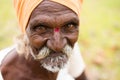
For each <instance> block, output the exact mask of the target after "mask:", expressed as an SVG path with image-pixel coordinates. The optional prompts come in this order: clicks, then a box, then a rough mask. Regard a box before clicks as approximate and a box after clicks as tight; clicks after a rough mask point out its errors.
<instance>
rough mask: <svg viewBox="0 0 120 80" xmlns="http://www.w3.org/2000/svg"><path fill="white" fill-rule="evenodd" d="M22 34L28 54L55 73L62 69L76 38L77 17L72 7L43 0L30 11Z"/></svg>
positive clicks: (77, 29)
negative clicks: (24, 32)
mask: <svg viewBox="0 0 120 80" xmlns="http://www.w3.org/2000/svg"><path fill="white" fill-rule="evenodd" d="M25 31H26V34H24V36H26V37H24V38H25V41H27V48H28V50H29V53H31V55H32V56H33V57H34V59H36V60H38V61H39V62H40V64H41V65H42V66H43V67H44V68H46V69H48V70H50V71H52V72H56V71H58V70H59V69H61V68H63V67H64V66H65V65H66V64H67V62H68V59H69V57H70V55H71V54H72V48H73V47H74V44H75V42H76V41H77V39H78V32H79V18H78V14H76V12H74V11H73V10H72V9H70V8H68V7H66V6H64V5H61V4H59V3H56V2H53V1H49V0H44V1H43V2H41V3H40V4H38V6H37V7H36V8H35V9H34V10H33V11H32V13H31V16H30V18H29V21H28V23H27V27H26V28H25Z"/></svg>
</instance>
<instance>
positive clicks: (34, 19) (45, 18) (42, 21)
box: [29, 17, 49, 26]
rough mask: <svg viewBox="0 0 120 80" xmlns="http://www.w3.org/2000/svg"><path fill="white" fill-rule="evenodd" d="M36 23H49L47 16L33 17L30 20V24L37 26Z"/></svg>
mask: <svg viewBox="0 0 120 80" xmlns="http://www.w3.org/2000/svg"><path fill="white" fill-rule="evenodd" d="M38 24H44V25H49V17H43V18H42V17H41V18H39V17H35V18H33V19H32V20H31V21H30V24H29V25H30V26H37V25H38Z"/></svg>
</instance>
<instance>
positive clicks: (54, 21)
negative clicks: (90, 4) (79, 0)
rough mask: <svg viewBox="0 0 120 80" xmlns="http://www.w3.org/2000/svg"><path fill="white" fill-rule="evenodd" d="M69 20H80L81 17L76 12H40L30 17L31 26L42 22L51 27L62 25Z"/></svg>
mask: <svg viewBox="0 0 120 80" xmlns="http://www.w3.org/2000/svg"><path fill="white" fill-rule="evenodd" d="M69 21H75V22H79V18H78V16H77V15H76V14H74V13H68V14H62V15H59V16H58V15H51V16H49V15H47V14H38V15H36V16H35V17H34V18H32V19H30V26H36V25H38V24H40V23H42V24H45V25H48V26H49V27H60V26H62V25H64V24H65V23H67V22H69Z"/></svg>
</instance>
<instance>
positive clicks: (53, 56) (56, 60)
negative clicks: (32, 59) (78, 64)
mask: <svg viewBox="0 0 120 80" xmlns="http://www.w3.org/2000/svg"><path fill="white" fill-rule="evenodd" d="M67 62H68V57H67V55H66V54H64V53H60V52H58V53H57V52H53V53H50V54H49V55H48V56H47V57H45V58H43V59H41V60H40V63H41V65H42V66H43V67H44V68H45V69H47V70H49V71H52V72H57V71H59V70H60V69H62V68H64V67H65V65H66V64H67Z"/></svg>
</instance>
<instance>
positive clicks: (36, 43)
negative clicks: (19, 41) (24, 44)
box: [29, 35, 45, 48]
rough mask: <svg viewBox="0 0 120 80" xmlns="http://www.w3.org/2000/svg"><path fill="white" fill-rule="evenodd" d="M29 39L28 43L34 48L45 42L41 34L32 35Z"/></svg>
mask: <svg viewBox="0 0 120 80" xmlns="http://www.w3.org/2000/svg"><path fill="white" fill-rule="evenodd" d="M29 39H30V44H31V45H32V46H33V47H35V48H41V47H42V46H43V45H44V43H45V40H44V38H42V37H41V36H37V35H34V36H32V37H30V38H29Z"/></svg>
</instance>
